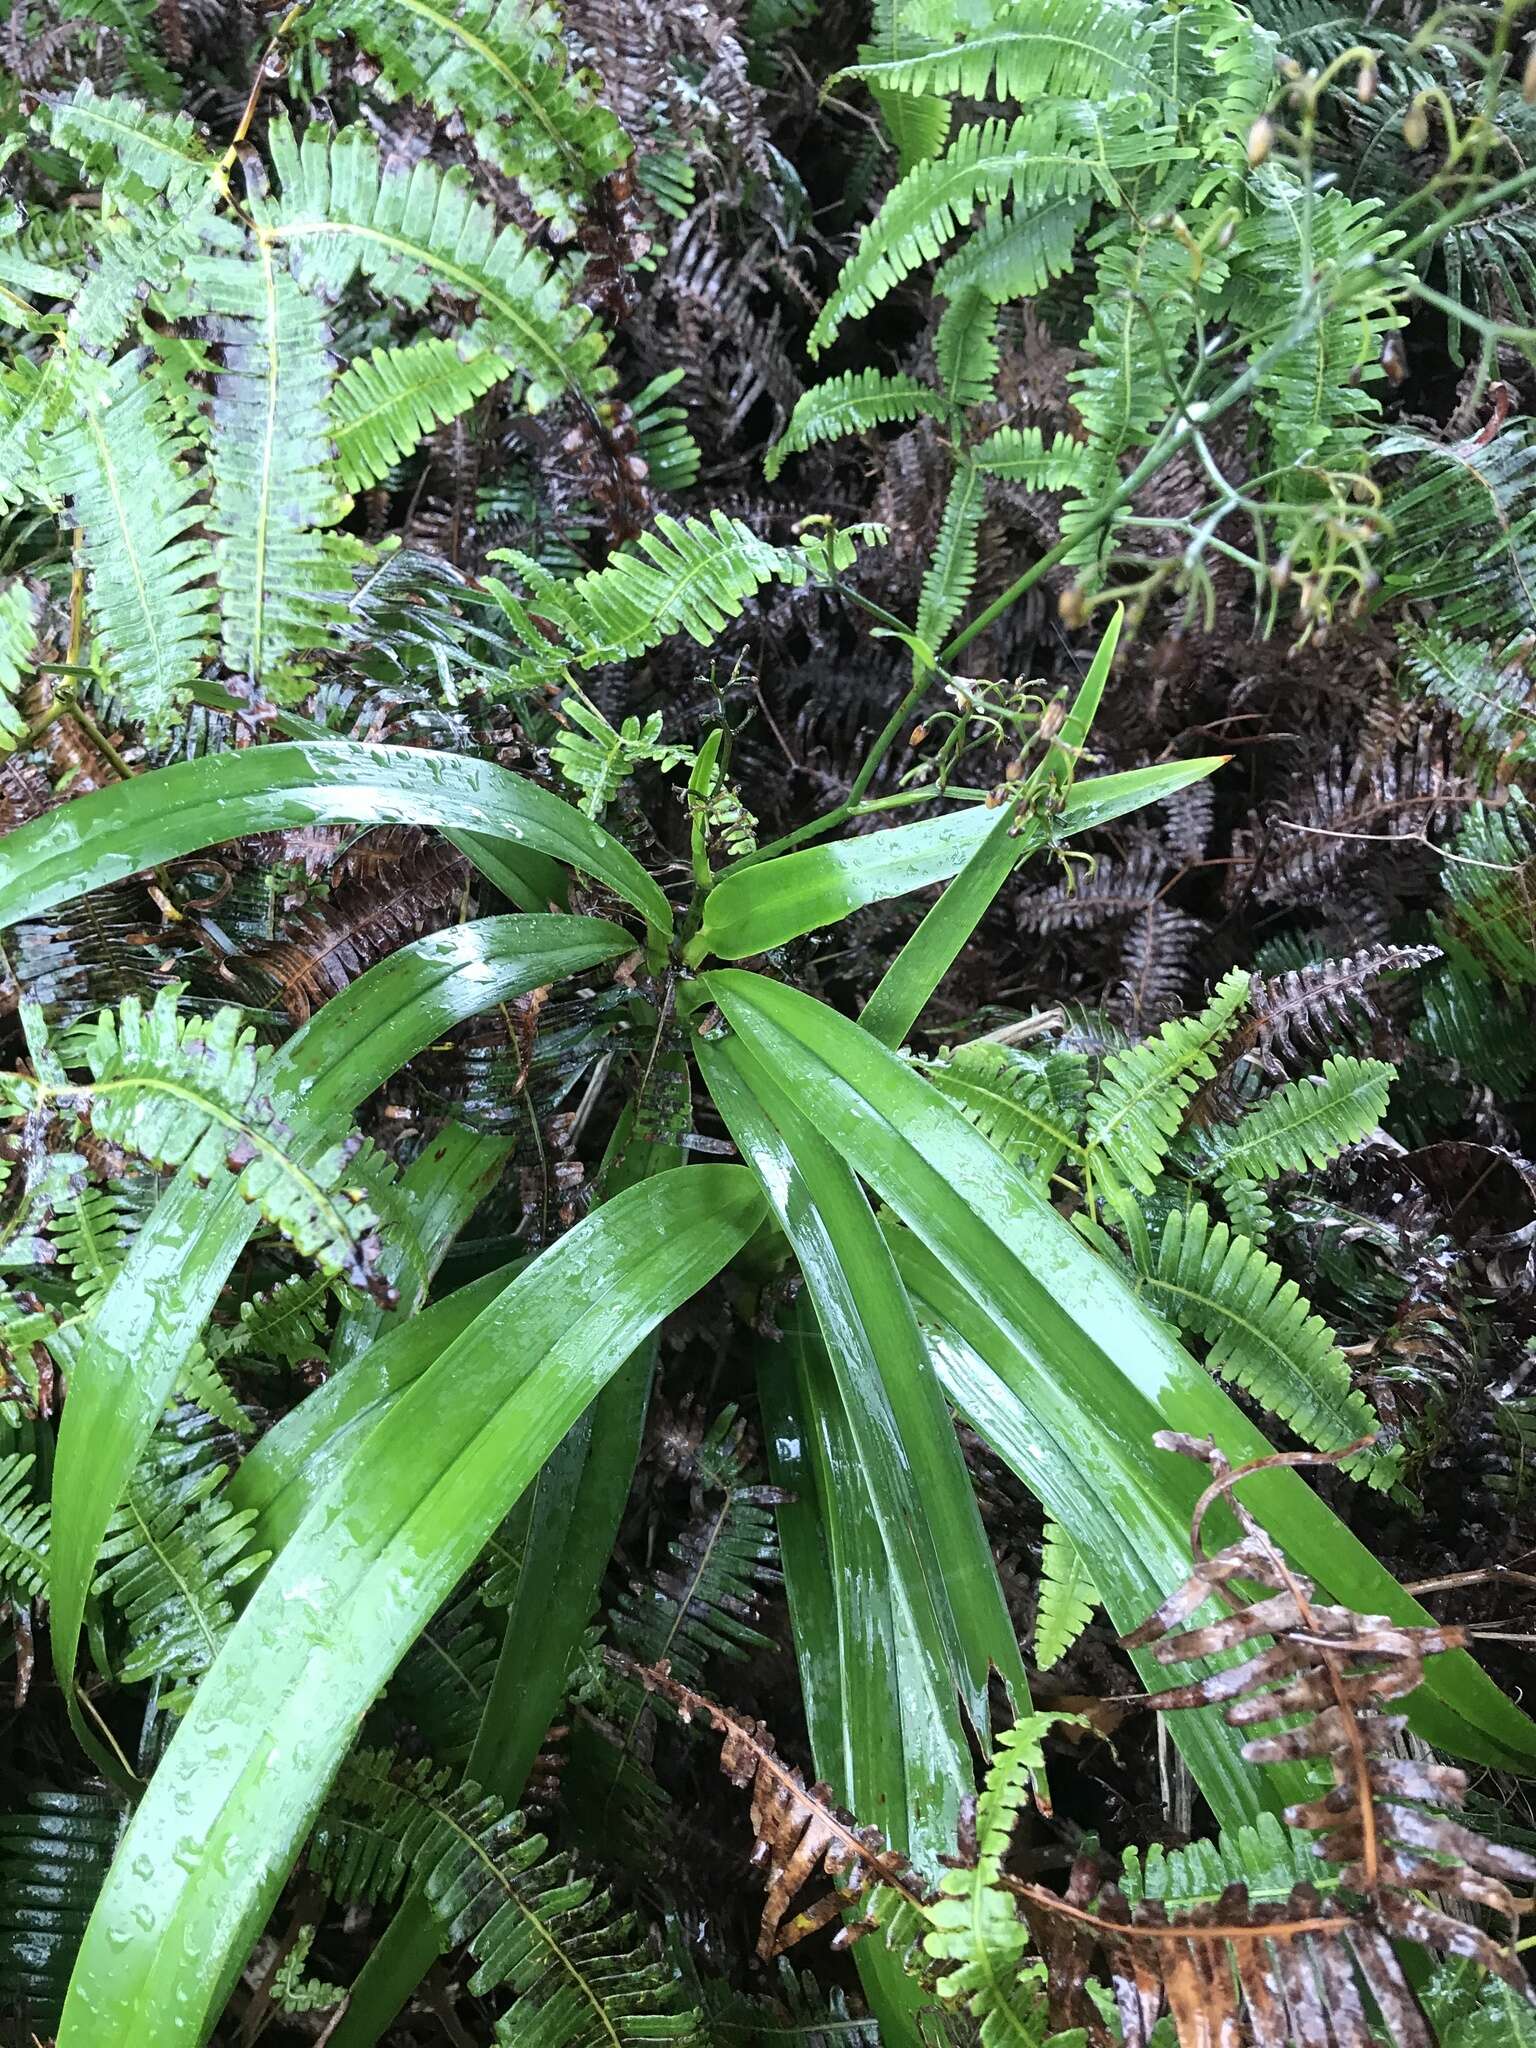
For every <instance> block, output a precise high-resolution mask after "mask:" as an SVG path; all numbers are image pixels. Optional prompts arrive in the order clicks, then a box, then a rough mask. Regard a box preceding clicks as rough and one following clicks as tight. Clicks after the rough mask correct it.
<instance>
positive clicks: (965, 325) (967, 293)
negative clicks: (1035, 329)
mask: <svg viewBox="0 0 1536 2048" xmlns="http://www.w3.org/2000/svg"><path fill="white" fill-rule="evenodd" d="M934 356H935V358H936V360H937V362H938V366H939V382H940V383H941V384H942V385H943V386H944V395H945V397H946V398H947V399H948V400H949V402H950V404H951V405H952V406H954V407H957V408H958V407H964V406H971V405H982V404H984V403H985V402H986V400H987V399H989V398H990V397H991V396H992V386H993V383H994V380H995V379H996V376H997V307H996V305H995V304H994V302H993V301H992V300H991V299H990V298H988V296H987V295H986V293H984V292H982V291H979V290H978V289H977V288H976V286H975V285H966V286H964V287H963V288H962V289H961V290H960V291H958V292H956V293H955V295H954V297H953V298H952V299H951V301H950V303H949V304H948V305H947V306H946V307H945V309H944V312H943V314H942V316H941V317H940V320H939V331H938V333H937V334H936V335H935V337H934Z"/></svg>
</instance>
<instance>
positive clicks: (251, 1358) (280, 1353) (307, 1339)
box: [209, 1273, 332, 1367]
mask: <svg viewBox="0 0 1536 2048" xmlns="http://www.w3.org/2000/svg"><path fill="white" fill-rule="evenodd" d="M331 1293H332V1289H331V1282H330V1280H329V1279H328V1278H327V1277H326V1275H325V1274H324V1273H293V1274H290V1275H289V1277H288V1278H287V1279H286V1280H279V1281H278V1283H277V1284H276V1286H275V1287H269V1288H268V1289H267V1290H266V1291H265V1292H264V1293H261V1294H254V1295H252V1296H250V1298H249V1299H248V1300H245V1301H242V1302H241V1304H240V1320H239V1322H238V1323H236V1324H235V1325H234V1326H233V1328H230V1329H224V1330H220V1329H217V1328H215V1329H214V1330H213V1331H212V1332H211V1333H210V1335H209V1347H210V1349H211V1351H212V1353H213V1356H214V1357H215V1358H216V1359H218V1360H224V1359H238V1360H239V1361H240V1363H241V1364H242V1366H243V1365H245V1364H247V1363H251V1364H255V1365H258V1366H269V1367H270V1366H278V1365H285V1366H294V1365H302V1364H303V1363H304V1361H305V1360H306V1359H309V1358H316V1357H318V1356H320V1355H321V1354H322V1353H323V1352H324V1350H325V1346H326V1318H327V1311H328V1309H329V1306H330V1301H331Z"/></svg>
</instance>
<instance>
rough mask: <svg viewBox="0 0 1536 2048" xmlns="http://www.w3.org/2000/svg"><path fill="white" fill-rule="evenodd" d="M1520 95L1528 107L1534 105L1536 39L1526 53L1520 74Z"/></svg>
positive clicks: (1535, 100) (1535, 92)
mask: <svg viewBox="0 0 1536 2048" xmlns="http://www.w3.org/2000/svg"><path fill="white" fill-rule="evenodd" d="M1520 97H1521V99H1523V100H1524V101H1525V104H1526V105H1527V106H1528V107H1536V41H1533V42H1532V44H1531V47H1530V49H1529V51H1528V52H1527V53H1526V59H1525V69H1524V71H1523V72H1521V74H1520Z"/></svg>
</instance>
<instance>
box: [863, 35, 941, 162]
mask: <svg viewBox="0 0 1536 2048" xmlns="http://www.w3.org/2000/svg"><path fill="white" fill-rule="evenodd" d="M906 13H907V9H906V7H905V5H904V4H903V0H874V5H873V7H872V8H871V10H870V24H869V32H870V41H869V42H868V43H866V44H864V45H863V46H862V47H861V48H860V50H859V61H860V62H861V63H862V64H878V63H882V62H885V63H891V62H897V61H900V60H901V59H902V58H904V57H910V56H913V55H915V54H916V53H917V52H919V51H921V50H927V49H931V48H932V47H933V45H932V44H931V43H930V42H929V40H928V39H927V38H926V37H925V36H920V35H916V34H914V33H913V32H912V31H911V29H910V28H909V26H908V24H907V22H906V19H905V16H906ZM870 91H871V94H872V95H873V98H874V101H875V104H876V106H877V107H879V109H880V118H881V119H882V120H883V121H884V123H885V127H886V132H887V134H888V135H889V136H890V138H891V140H892V142H894V143H895V145H896V151H897V155H898V156H899V157H900V159H901V168H902V170H903V171H910V170H911V168H912V166H913V165H914V164H919V163H922V162H923V161H924V159H925V158H927V157H931V156H937V155H938V153H939V151H940V150H941V149H942V148H943V147H944V143H945V139H946V138H947V136H948V134H949V124H950V118H951V115H952V113H953V109H952V107H951V105H950V102H949V101H948V100H947V99H941V98H938V97H936V96H935V95H934V94H931V93H921V94H919V93H908V92H889V93H888V92H884V91H882V89H881V88H880V87H879V86H878V85H872V86H871V87H870Z"/></svg>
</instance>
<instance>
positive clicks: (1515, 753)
mask: <svg viewBox="0 0 1536 2048" xmlns="http://www.w3.org/2000/svg"><path fill="white" fill-rule="evenodd" d="M1398 645H1399V647H1400V648H1401V649H1402V652H1403V655H1404V667H1405V668H1406V670H1407V673H1408V675H1409V676H1410V677H1411V678H1412V680H1413V682H1414V684H1415V685H1416V686H1417V688H1418V689H1419V690H1421V691H1423V692H1424V693H1425V694H1426V695H1427V696H1430V697H1433V698H1436V699H1437V700H1438V701H1439V702H1440V703H1442V704H1444V705H1447V706H1448V707H1449V708H1450V709H1451V710H1452V711H1454V712H1455V714H1456V716H1457V717H1458V718H1459V719H1460V720H1461V739H1462V744H1463V746H1464V747H1465V748H1466V750H1467V752H1468V754H1469V755H1470V756H1471V757H1472V758H1473V759H1474V760H1475V761H1476V762H1477V764H1478V768H1479V771H1480V773H1481V774H1482V775H1484V776H1485V778H1486V779H1488V780H1492V779H1494V778H1497V777H1501V776H1508V775H1510V774H1511V773H1512V772H1513V771H1514V770H1516V769H1519V768H1524V767H1528V766H1529V765H1530V764H1531V763H1532V762H1533V761H1536V687H1533V683H1532V679H1531V676H1530V674H1529V672H1528V669H1527V665H1526V663H1525V662H1524V661H1523V660H1521V659H1519V658H1518V656H1516V658H1513V659H1511V660H1508V661H1504V660H1501V659H1500V656H1499V650H1498V649H1496V648H1493V647H1490V646H1488V645H1487V643H1486V642H1484V641H1481V640H1467V639H1463V638H1460V637H1459V636H1458V635H1456V634H1453V633H1445V632H1442V631H1440V630H1439V629H1438V628H1430V629H1428V630H1426V631H1419V630H1416V629H1415V628H1414V627H1412V626H1410V625H1407V624H1404V625H1402V626H1400V627H1399V628H1398Z"/></svg>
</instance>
